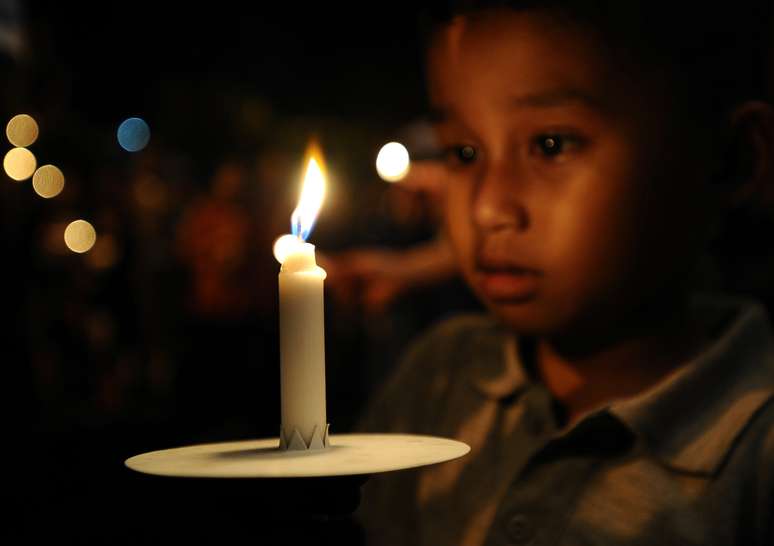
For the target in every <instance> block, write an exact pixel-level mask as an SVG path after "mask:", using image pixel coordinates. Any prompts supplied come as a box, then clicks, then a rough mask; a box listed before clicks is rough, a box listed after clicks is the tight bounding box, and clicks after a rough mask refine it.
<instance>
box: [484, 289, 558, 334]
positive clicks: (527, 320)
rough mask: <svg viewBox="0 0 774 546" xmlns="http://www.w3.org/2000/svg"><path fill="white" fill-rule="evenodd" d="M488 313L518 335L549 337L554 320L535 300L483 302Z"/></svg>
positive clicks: (554, 326)
mask: <svg viewBox="0 0 774 546" xmlns="http://www.w3.org/2000/svg"><path fill="white" fill-rule="evenodd" d="M485 305H486V307H487V308H488V309H489V311H490V312H491V313H492V314H493V315H495V316H496V317H497V318H498V319H499V320H500V322H502V323H503V324H504V325H505V326H507V327H508V329H510V330H511V331H513V332H515V333H516V334H519V335H530V336H532V335H535V336H539V335H550V334H551V332H553V331H554V330H555V328H556V325H555V322H556V321H555V320H552V317H551V316H549V315H548V314H546V312H545V310H544V309H541V306H540V302H539V300H538V299H537V298H529V299H522V300H495V301H487V302H485Z"/></svg>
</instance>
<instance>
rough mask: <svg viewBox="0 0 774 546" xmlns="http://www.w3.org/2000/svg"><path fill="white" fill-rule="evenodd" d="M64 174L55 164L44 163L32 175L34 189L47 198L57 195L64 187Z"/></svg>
mask: <svg viewBox="0 0 774 546" xmlns="http://www.w3.org/2000/svg"><path fill="white" fill-rule="evenodd" d="M64 183H65V179H64V175H63V174H62V171H60V170H59V169H58V168H57V167H55V166H54V165H43V166H42V167H40V168H39V169H38V170H37V171H35V174H34V175H32V189H34V190H35V193H37V194H38V195H39V196H41V197H43V198H45V199H51V198H52V197H56V196H57V195H59V194H60V193H61V192H62V189H63V188H64Z"/></svg>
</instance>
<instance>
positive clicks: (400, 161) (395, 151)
mask: <svg viewBox="0 0 774 546" xmlns="http://www.w3.org/2000/svg"><path fill="white" fill-rule="evenodd" d="M409 165H410V161H409V153H408V150H407V149H406V147H405V146H404V145H403V144H401V143H400V142H389V143H387V144H385V145H384V146H382V149H381V150H379V154H378V155H377V156H376V172H377V173H379V176H380V177H381V178H382V180H385V181H387V182H398V181H400V180H403V178H405V176H406V174H408V171H409Z"/></svg>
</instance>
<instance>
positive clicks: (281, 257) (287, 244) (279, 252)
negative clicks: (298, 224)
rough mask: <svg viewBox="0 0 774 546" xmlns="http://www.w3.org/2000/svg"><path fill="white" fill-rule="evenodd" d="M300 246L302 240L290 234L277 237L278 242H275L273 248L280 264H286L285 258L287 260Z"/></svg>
mask: <svg viewBox="0 0 774 546" xmlns="http://www.w3.org/2000/svg"><path fill="white" fill-rule="evenodd" d="M300 244H301V239H299V238H298V237H296V236H295V235H290V234H289V233H288V234H285V235H281V236H279V237H277V240H276V241H274V246H273V247H272V251H273V252H274V257H275V258H277V261H278V262H279V263H281V264H283V263H285V258H287V257H288V256H289V255H290V253H291V252H293V249H294V248H296V247H297V246H298V245H300Z"/></svg>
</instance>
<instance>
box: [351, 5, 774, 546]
mask: <svg viewBox="0 0 774 546" xmlns="http://www.w3.org/2000/svg"><path fill="white" fill-rule="evenodd" d="M470 4H471V3H468V8H467V9H466V10H465V11H463V12H461V13H456V14H454V15H453V16H450V17H449V18H448V19H446V20H444V21H443V22H441V23H440V24H439V25H438V27H437V28H436V29H435V31H434V32H432V34H431V35H430V39H429V42H428V50H427V59H428V64H427V75H428V87H429V94H430V102H431V105H432V107H433V110H434V111H433V114H434V116H433V119H434V121H435V123H436V128H437V133H438V136H439V138H440V140H441V142H442V143H443V144H444V146H445V147H446V149H447V150H448V159H447V161H446V163H445V173H444V176H445V178H446V180H445V185H446V226H445V227H446V234H447V236H448V237H449V240H450V241H451V243H452V245H453V247H454V249H455V253H456V257H457V260H458V263H459V266H460V269H461V271H462V273H463V275H464V277H465V279H466V280H467V282H468V283H469V284H470V286H471V287H472V288H473V290H474V291H475V293H476V294H477V295H478V297H479V298H480V299H481V301H482V302H483V303H484V304H485V306H486V307H487V309H488V310H489V312H490V313H489V314H488V315H487V316H465V317H458V318H454V319H451V320H448V321H446V322H444V323H442V324H440V325H439V326H437V327H436V328H435V329H434V330H433V331H431V332H430V333H429V334H427V335H426V336H424V337H423V338H422V339H420V340H419V341H418V342H417V344H416V345H415V346H414V347H413V348H412V349H411V351H410V352H409V354H408V355H407V358H406V360H405V361H404V362H403V363H402V365H401V366H400V367H399V369H398V370H397V372H396V374H395V375H394V377H393V378H392V380H391V381H390V383H389V384H388V385H386V387H385V389H384V391H383V392H382V393H381V394H380V396H378V397H377V398H376V399H375V400H374V402H373V404H372V405H371V407H370V409H369V411H368V412H367V415H366V416H365V418H364V419H363V421H362V423H361V428H362V429H363V430H367V431H370V432H387V431H393V432H406V433H419V434H431V435H439V436H447V437H453V438H457V439H459V440H461V441H464V442H466V443H468V444H469V445H470V446H471V448H472V450H471V452H470V454H469V455H468V456H466V457H463V458H461V459H459V460H456V461H453V462H450V463H445V464H442V465H436V466H433V467H429V468H424V469H421V470H418V471H407V472H401V473H395V474H391V475H386V476H382V477H375V478H373V479H372V480H371V482H370V483H369V484H367V485H366V487H365V489H364V491H363V502H362V506H361V512H360V515H361V517H362V521H363V523H364V526H365V528H366V531H367V534H368V544H390V545H398V544H400V545H406V544H426V545H444V546H445V545H451V544H461V545H465V546H473V545H481V544H487V545H490V546H494V545H500V544H531V545H537V544H541V545H548V544H567V545H570V544H658V545H663V544H718V545H720V544H724V545H728V544H739V545H764V544H765V545H772V544H774V336H772V332H771V328H770V326H769V319H768V317H767V315H766V312H765V311H764V308H763V307H762V305H761V304H759V303H756V302H754V301H750V300H747V299H742V298H734V297H730V296H720V295H701V294H698V293H697V292H696V288H697V283H698V281H697V279H698V278H699V272H700V267H699V264H701V263H702V258H703V256H704V255H705V254H706V251H707V249H708V247H709V245H710V243H711V241H712V240H713V238H714V237H715V236H716V235H717V233H718V232H719V230H720V227H721V222H722V218H723V217H724V213H725V212H726V211H727V210H729V209H730V208H731V207H733V206H738V205H740V204H741V203H742V202H743V201H744V200H745V199H746V198H747V197H749V196H751V195H754V194H755V193H756V192H757V191H759V190H760V188H761V187H762V186H763V185H764V184H768V183H769V179H770V177H771V175H772V172H773V169H772V164H771V152H772V146H774V114H772V108H771V107H770V106H769V105H768V104H767V103H766V102H762V101H761V100H760V99H761V97H762V80H761V79H760V78H757V79H756V75H757V74H762V71H761V72H758V73H756V72H755V71H754V70H753V69H754V68H755V66H756V58H755V54H756V52H755V50H752V49H749V50H745V51H744V52H743V53H744V55H740V56H738V57H735V56H734V55H732V53H734V52H735V51H738V49H739V48H740V47H741V46H738V45H737V46H734V47H732V45H734V44H737V43H738V42H740V41H744V40H745V39H747V38H750V37H751V36H752V35H753V32H752V30H751V29H749V28H747V27H745V28H742V29H739V28H737V27H735V26H734V23H733V16H734V14H737V13H740V14H741V13H744V9H745V8H743V7H741V6H738V7H737V6H736V5H735V8H734V9H735V10H738V11H733V12H731V11H727V12H726V13H724V14H719V16H718V17H714V16H713V15H712V14H708V13H702V14H691V13H688V12H687V11H686V8H681V7H675V6H672V7H671V9H670V10H663V9H661V10H656V8H655V7H652V4H648V3H646V2H613V1H610V2H605V1H601V2H572V1H566V2H557V1H553V2H544V5H542V6H541V5H540V4H539V3H535V2H530V3H525V5H524V6H513V5H509V6H508V7H499V6H498V5H494V6H487V5H481V6H478V5H475V6H473V7H470ZM473 4H477V3H475V2H474V3H473ZM478 4H481V3H480V2H479V3H478ZM498 4H502V3H498ZM510 4H514V3H513V2H511V3H510ZM517 4H518V3H517ZM759 8H760V9H763V8H767V9H768V7H767V6H765V5H764V4H763V3H761V5H760V6H759ZM709 9H712V8H708V7H706V6H702V10H703V12H704V10H709ZM681 10H682V11H683V12H684V13H678V12H680V11H681ZM769 11H770V10H769ZM686 15H687V16H686ZM763 15H764V14H763V13H757V14H755V16H754V17H753V19H752V20H758V21H762V20H764V18H763ZM724 18H725V19H724ZM718 32H719V33H718ZM735 47H736V49H735Z"/></svg>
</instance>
